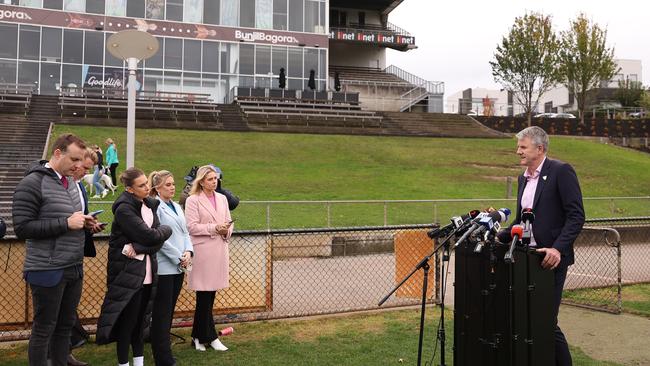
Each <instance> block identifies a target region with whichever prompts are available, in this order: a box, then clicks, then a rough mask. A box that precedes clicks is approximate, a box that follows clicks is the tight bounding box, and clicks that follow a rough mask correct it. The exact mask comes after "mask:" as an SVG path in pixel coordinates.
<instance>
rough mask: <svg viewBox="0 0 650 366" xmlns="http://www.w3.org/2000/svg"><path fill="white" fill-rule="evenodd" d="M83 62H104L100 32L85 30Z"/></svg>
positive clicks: (93, 63) (102, 39) (96, 63)
mask: <svg viewBox="0 0 650 366" xmlns="http://www.w3.org/2000/svg"><path fill="white" fill-rule="evenodd" d="M84 63H85V64H90V65H103V64H104V34H103V33H102V32H91V31H86V41H85V42H84ZM120 65H121V64H120Z"/></svg>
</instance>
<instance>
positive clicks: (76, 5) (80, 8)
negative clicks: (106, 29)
mask: <svg viewBox="0 0 650 366" xmlns="http://www.w3.org/2000/svg"><path fill="white" fill-rule="evenodd" d="M63 8H64V9H65V10H67V11H76V12H79V13H85V12H86V0H65V2H64V3H63Z"/></svg>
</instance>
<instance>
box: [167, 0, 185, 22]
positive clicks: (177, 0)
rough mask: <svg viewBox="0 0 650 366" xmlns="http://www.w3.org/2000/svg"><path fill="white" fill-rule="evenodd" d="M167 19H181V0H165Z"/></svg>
mask: <svg viewBox="0 0 650 366" xmlns="http://www.w3.org/2000/svg"><path fill="white" fill-rule="evenodd" d="M166 13H167V20H178V21H180V22H182V21H183V0H167V9H166Z"/></svg>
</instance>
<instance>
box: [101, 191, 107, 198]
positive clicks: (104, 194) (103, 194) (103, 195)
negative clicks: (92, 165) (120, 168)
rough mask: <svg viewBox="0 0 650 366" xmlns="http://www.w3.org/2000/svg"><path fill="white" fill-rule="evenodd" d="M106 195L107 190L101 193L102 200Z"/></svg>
mask: <svg viewBox="0 0 650 366" xmlns="http://www.w3.org/2000/svg"><path fill="white" fill-rule="evenodd" d="M107 194H108V189H105V190H104V192H102V198H104V197H106V195H107Z"/></svg>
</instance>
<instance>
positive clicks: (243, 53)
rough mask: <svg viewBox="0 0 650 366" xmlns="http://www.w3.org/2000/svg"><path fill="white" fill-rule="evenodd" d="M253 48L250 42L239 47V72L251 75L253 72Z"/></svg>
mask: <svg viewBox="0 0 650 366" xmlns="http://www.w3.org/2000/svg"><path fill="white" fill-rule="evenodd" d="M254 57H255V49H254V46H253V45H252V44H243V45H241V46H240V47H239V73H240V74H244V75H253V74H254V73H255V68H254V67H255V58H254Z"/></svg>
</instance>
